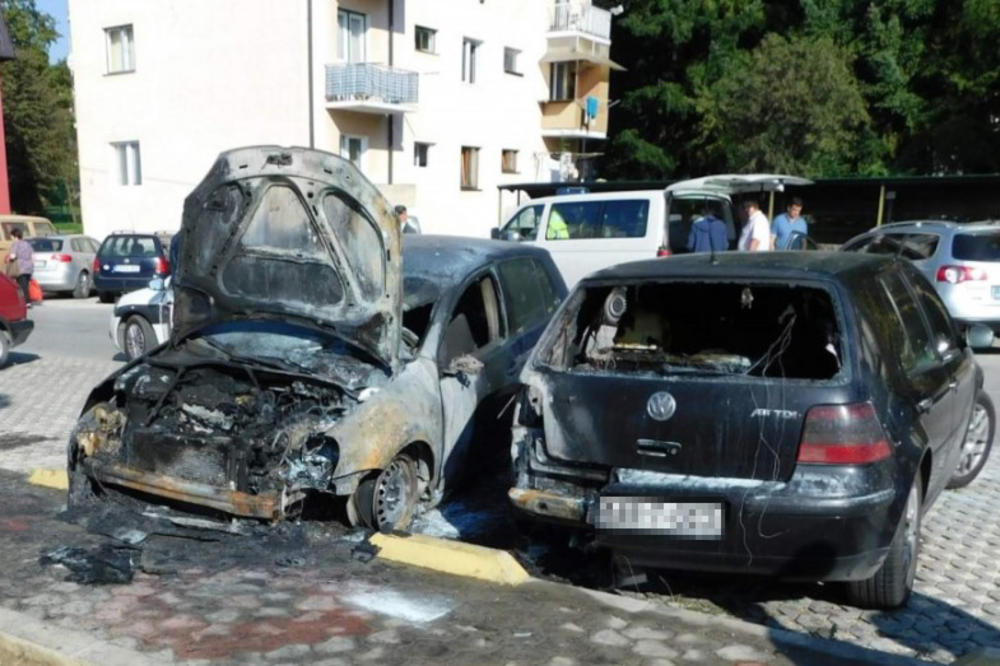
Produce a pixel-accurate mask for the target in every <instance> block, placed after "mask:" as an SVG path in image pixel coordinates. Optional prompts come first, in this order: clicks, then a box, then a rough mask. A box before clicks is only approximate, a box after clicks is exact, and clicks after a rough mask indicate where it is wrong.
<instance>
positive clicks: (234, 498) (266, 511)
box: [83, 459, 303, 520]
mask: <svg viewBox="0 0 1000 666" xmlns="http://www.w3.org/2000/svg"><path fill="white" fill-rule="evenodd" d="M83 465H84V470H85V471H86V473H87V475H88V476H90V477H92V478H94V479H96V480H97V481H99V482H101V483H106V484H109V485H114V486H122V487H125V488H130V489H132V490H138V491H140V492H143V493H148V494H150V495H156V496H159V497H165V498H167V499H170V500H174V501H177V502H185V503H188V504H196V505H198V506H204V507H208V508H211V509H215V510H217V511H222V512H225V513H229V514H232V515H234V516H241V517H246V518H261V519H264V520H277V519H278V518H281V517H282V516H283V515H284V514H285V510H286V509H287V508H288V506H290V505H291V504H293V503H295V502H298V501H300V500H301V499H302V498H303V494H302V493H301V492H299V491H293V492H269V493H259V494H251V493H245V492H241V491H238V490H230V489H228V488H218V487H215V486H212V485H209V484H206V483H199V482H196V481H188V480H185V479H178V478H176V477H169V476H163V475H160V474H152V473H150V472H145V471H143V470H138V469H134V468H131V467H128V466H126V465H120V464H108V463H99V462H97V461H94V460H93V459H88V460H86V461H84V462H83Z"/></svg>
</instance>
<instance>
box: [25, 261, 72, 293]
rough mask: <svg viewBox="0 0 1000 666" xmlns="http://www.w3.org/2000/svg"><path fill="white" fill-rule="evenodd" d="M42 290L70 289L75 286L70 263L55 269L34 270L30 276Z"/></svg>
mask: <svg viewBox="0 0 1000 666" xmlns="http://www.w3.org/2000/svg"><path fill="white" fill-rule="evenodd" d="M31 277H33V278H34V279H35V280H37V281H38V285H39V286H40V287H41V288H42V289H43V290H44V291H72V290H73V288H74V287H76V274H75V273H74V272H73V269H72V266H71V265H70V264H63V265H62V267H60V268H57V269H55V270H42V271H35V273H34V274H32V276H31Z"/></svg>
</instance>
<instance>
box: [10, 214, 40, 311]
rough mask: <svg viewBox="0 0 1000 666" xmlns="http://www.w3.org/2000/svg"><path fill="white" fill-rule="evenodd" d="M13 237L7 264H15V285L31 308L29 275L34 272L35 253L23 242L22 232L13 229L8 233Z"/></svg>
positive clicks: (29, 245)
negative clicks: (16, 274) (16, 273)
mask: <svg viewBox="0 0 1000 666" xmlns="http://www.w3.org/2000/svg"><path fill="white" fill-rule="evenodd" d="M10 235H11V236H13V237H14V244H13V245H11V247H10V254H9V255H7V262H8V263H11V262H15V261H16V262H17V269H18V276H17V283H18V285H19V286H20V287H21V291H22V292H24V302H25V303H27V304H28V307H29V308H30V307H31V274H32V273H34V272H35V253H34V250H33V249H32V248H31V244H30V243H28V242H27V241H26V240H24V232H23V231H21V230H20V229H14V230H12V231H11V232H10Z"/></svg>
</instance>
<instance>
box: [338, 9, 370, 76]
mask: <svg viewBox="0 0 1000 666" xmlns="http://www.w3.org/2000/svg"><path fill="white" fill-rule="evenodd" d="M337 27H338V28H339V31H340V45H339V48H340V59H341V60H342V61H343V62H348V63H352V62H364V61H365V33H366V32H367V30H368V16H367V15H365V14H360V13H358V12H351V11H348V10H346V9H338V10H337Z"/></svg>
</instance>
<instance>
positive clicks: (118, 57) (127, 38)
mask: <svg viewBox="0 0 1000 666" xmlns="http://www.w3.org/2000/svg"><path fill="white" fill-rule="evenodd" d="M104 38H105V42H106V43H107V59H108V74H118V73H124V72H134V71H135V40H134V39H133V38H132V26H131V25H119V26H115V27H114V28H105V29H104Z"/></svg>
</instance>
